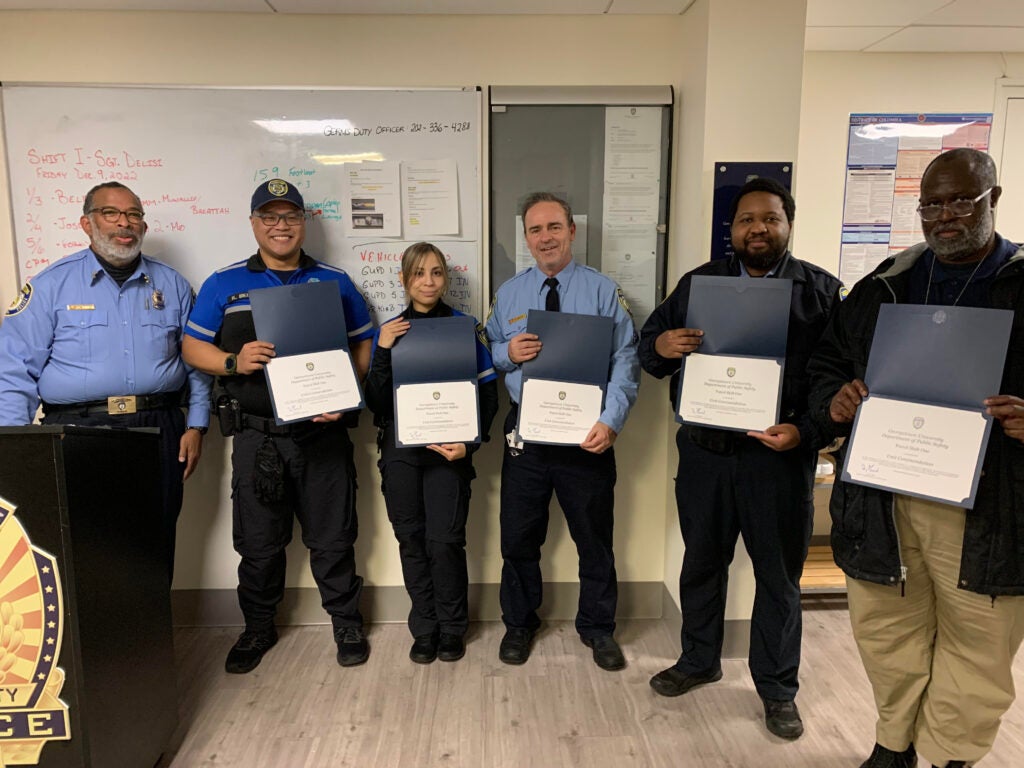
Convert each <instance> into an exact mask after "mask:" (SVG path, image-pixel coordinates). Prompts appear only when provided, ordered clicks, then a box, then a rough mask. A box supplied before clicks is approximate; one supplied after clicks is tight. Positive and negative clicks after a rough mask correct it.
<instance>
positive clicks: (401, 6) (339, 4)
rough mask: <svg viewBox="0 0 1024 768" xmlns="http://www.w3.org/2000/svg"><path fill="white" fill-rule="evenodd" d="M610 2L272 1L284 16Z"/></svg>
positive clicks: (568, 9) (553, 8) (592, 10)
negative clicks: (294, 14) (291, 14)
mask: <svg viewBox="0 0 1024 768" xmlns="http://www.w3.org/2000/svg"><path fill="white" fill-rule="evenodd" d="M609 1H610V0H269V2H270V3H271V4H272V5H273V6H274V8H276V9H277V10H278V12H280V13H365V14H377V13H381V14H447V13H452V14H463V13H469V14H473V13H480V14H513V13H515V14H519V13H528V14H558V13H565V14H574V13H580V14H601V13H604V12H605V9H606V8H607V7H608V3H609Z"/></svg>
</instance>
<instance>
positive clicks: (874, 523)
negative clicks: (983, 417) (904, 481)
mask: <svg viewBox="0 0 1024 768" xmlns="http://www.w3.org/2000/svg"><path fill="white" fill-rule="evenodd" d="M996 237H997V241H996V246H995V247H996V248H1007V249H1009V250H1010V251H1011V253H1012V254H1013V255H1011V257H1010V260H1009V261H1007V262H1006V263H1005V264H1004V265H1003V266H1002V267H1001V268H1000V269H999V271H998V272H997V273H996V275H995V277H994V278H993V281H992V289H991V306H992V307H994V308H996V309H1010V310H1013V312H1014V318H1013V330H1012V332H1011V334H1010V346H1009V349H1008V351H1007V356H1006V366H1005V367H1004V369H1003V381H1002V384H1001V386H1000V391H999V392H993V393H992V394H993V395H995V394H1005V395H1017V396H1024V252H1021V251H1020V250H1019V249H1018V248H1017V246H1015V245H1013V244H1012V243H1008V242H1006V241H1005V240H1003V239H1002V238H1001V237H999V236H998V235H997V236H996ZM926 250H927V246H926V245H925V244H924V243H920V244H918V245H915V246H913V247H912V248H909V249H907V250H905V251H903V252H901V253H898V254H896V255H895V256H893V257H890V258H888V259H886V260H885V261H883V262H882V263H881V264H880V265H879V266H878V267H877V268H876V269H875V270H874V271H873V272H872V273H871V274H869V275H868V276H867V277H865V278H864V279H862V280H861V281H860V282H858V283H857V285H856V286H854V288H853V290H852V291H850V295H849V296H848V297H847V298H846V300H845V301H843V302H842V303H841V304H840V306H839V309H838V310H837V311H836V313H835V314H834V315H833V317H832V320H831V322H830V323H829V325H828V328H827V329H826V331H825V334H824V336H823V337H822V339H821V343H820V344H819V346H818V349H817V350H816V351H815V353H814V356H813V357H812V359H811V362H810V365H809V368H808V370H809V372H810V375H811V394H810V407H811V413H812V415H813V416H814V419H815V421H816V422H818V424H819V425H820V428H821V429H822V430H823V431H831V432H832V433H833V434H835V435H842V434H848V433H849V429H850V425H849V424H835V423H833V422H832V420H831V418H830V417H829V405H830V404H831V402H832V397H833V396H834V395H835V393H836V392H838V391H839V389H840V387H842V385H843V384H844V383H846V382H848V381H852V380H853V379H854V378H859V379H862V380H863V378H864V373H865V370H866V369H867V361H868V352H869V351H870V349H871V340H872V338H873V336H874V331H875V323H876V321H877V319H878V310H879V307H880V306H881V305H882V304H891V303H899V302H904V301H906V297H907V291H908V286H909V282H910V273H911V268H912V267H913V265H914V262H915V261H916V260H917V259H919V258H921V256H922V255H923V254H924V253H925V251H926ZM843 458H844V456H843V455H842V452H841V453H840V455H839V456H838V459H839V466H842V460H843ZM831 513H832V553H833V555H834V556H835V560H836V564H837V565H839V567H840V568H842V569H843V571H844V572H846V573H847V574H848V575H849V576H851V577H853V578H855V579H863V580H865V581H872V582H876V583H879V584H893V585H895V584H898V583H900V582H901V581H902V578H903V577H902V563H901V560H900V551H899V539H898V537H897V534H896V526H895V522H894V519H893V495H892V493H890V492H888V491H881V490H876V489H874V488H867V487H865V486H862V485H856V484H854V483H844V482H842V481H840V480H839V479H838V478H837V480H836V484H835V488H834V489H833V491H832V503H831ZM959 586H960V588H961V589H966V590H969V591H971V592H979V593H981V594H985V595H992V596H995V595H1021V594H1024V443H1021V442H1020V441H1018V440H1014V439H1012V438H1009V437H1007V436H1006V435H1005V434H1004V433H1003V430H1002V428H1001V427H1000V426H999V424H998V422H996V423H995V424H993V426H992V432H991V435H990V436H989V441H988V448H987V449H986V452H985V461H984V464H983V465H982V474H981V479H980V482H979V484H978V494H977V497H976V499H975V503H974V509H972V510H968V511H967V524H966V528H965V530H964V546H963V555H962V557H961V560H960V576H959Z"/></svg>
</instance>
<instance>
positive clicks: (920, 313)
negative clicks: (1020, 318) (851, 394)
mask: <svg viewBox="0 0 1024 768" xmlns="http://www.w3.org/2000/svg"><path fill="white" fill-rule="evenodd" d="M1012 324H1013V312H1011V311H1009V310H1005V309H982V308H977V307H955V306H934V305H924V304H883V305H882V306H881V307H880V308H879V312H878V321H877V323H876V325H875V335H874V337H873V339H872V343H871V352H870V354H869V356H868V365H867V370H866V371H865V374H864V383H865V384H866V385H867V388H868V393H869V394H868V396H867V397H866V398H865V399H864V401H863V402H862V403H861V405H860V407H859V408H858V409H857V415H856V417H855V418H854V422H853V430H852V433H851V436H850V440H849V442H848V445H847V449H846V459H845V461H844V462H843V471H842V479H843V480H844V481H845V482H850V483H859V484H861V485H866V486H869V487H873V488H880V489H882V490H891V491H896V492H898V493H905V494H907V495H910V496H919V497H921V498H926V499H932V500H935V501H939V502H942V503H946V504H953V505H955V506H960V507H966V508H968V509H970V508H971V507H973V506H974V500H975V495H976V493H977V490H978V482H979V479H980V476H981V468H982V464H983V462H984V458H985V451H986V449H987V446H988V439H989V434H990V432H991V429H992V417H991V416H989V415H988V414H987V413H986V412H985V405H984V403H983V401H984V399H985V398H986V397H991V396H993V395H997V394H999V389H1000V384H1001V382H1002V377H1003V366H1004V364H1005V361H1006V350H1007V346H1008V345H1009V341H1010V331H1011V327H1012ZM869 404H870V406H871V407H874V406H877V407H879V408H886V409H888V408H891V407H892V404H895V406H896V408H898V409H899V410H895V411H892V415H890V416H889V418H890V419H891V421H890V422H889V424H888V425H887V430H888V431H887V432H886V435H885V438H887V439H889V440H891V441H892V444H893V445H894V446H897V447H895V448H893V449H887V450H879V449H878V448H877V447H876V445H877V441H878V438H877V437H875V438H874V440H872V435H871V433H870V432H869V433H867V435H868V436H867V437H865V438H863V440H866V441H868V442H862V441H859V440H858V429H859V428H860V426H861V422H862V416H863V414H864V412H865V409H866V408H868V407H869ZM915 406H916V408H915ZM930 406H937V407H938V408H945V409H948V410H947V411H945V412H944V413H947V414H949V415H948V416H945V417H944V418H945V419H949V420H951V421H949V422H948V423H950V424H956V423H957V422H956V421H952V419H955V418H962V414H976V415H977V416H980V417H981V418H982V419H984V423H983V429H982V430H981V431H977V432H973V433H970V434H971V435H972V436H971V437H970V438H967V437H966V435H961V434H959V433H957V434H951V433H950V432H951V430H950V427H948V426H947V427H945V428H937V427H936V426H935V418H936V417H935V416H933V415H931V414H934V413H937V411H934V410H926V409H928V408H929V407H930ZM884 412H885V411H881V413H884ZM958 412H959V414H961V416H959V417H958V416H957V413H958ZM940 413H941V412H940ZM925 414H929V416H928V418H925ZM867 418H868V417H866V416H865V417H864V420H865V422H866V420H867ZM875 422H877V417H876V418H875ZM939 423H940V424H941V423H942V422H941V420H940V422H939ZM963 423H965V422H963ZM864 429H865V430H868V429H870V430H871V431H872V432H874V431H875V430H877V429H878V425H877V423H873V425H872V426H871V427H864ZM956 429H964V427H963V426H960V427H956ZM933 430H934V432H933ZM875 434H876V435H877V432H875ZM967 439H969V440H970V441H971V442H970V445H968V444H967V443H964V442H963V440H967ZM975 439H980V443H978V444H977V448H974V447H973V445H974V443H973V441H974V440H975ZM957 444H958V445H957ZM960 445H962V446H964V448H966V449H969V450H970V452H971V457H970V458H966V457H964V458H963V459H961V458H959V457H958V454H956V453H949V454H948V455H949V456H952V457H956V468H955V470H953V471H951V470H950V469H949V468H945V465H942V464H941V459H934V458H932V457H933V455H940V456H941V455H943V454H946V452H947V451H950V450H952V449H953V448H954V447H959V446H960ZM864 446H867V448H865V447H864ZM933 446H938V447H937V448H934V447H933ZM951 446H952V447H951ZM975 450H977V451H978V453H977V454H975V453H974V451H975ZM855 457H856V458H855ZM972 460H973V462H974V463H973V466H971V464H970V463H968V464H966V465H964V464H963V462H964V461H967V462H970V461H972ZM890 462H897V464H896V466H897V468H898V470H899V472H901V473H902V476H899V475H896V474H893V473H892V472H891V471H889V470H890ZM898 462H902V464H899V463H898ZM919 466H920V467H923V470H918V467H919ZM904 467H909V469H905V468H904ZM935 467H938V470H936V469H935ZM851 469H852V471H851ZM929 473H930V474H929ZM941 473H945V474H944V475H943V474H941ZM908 476H909V477H911V478H912V479H911V480H907V479H906V478H907V477H908ZM943 476H946V477H953V478H954V480H955V484H951V485H949V486H939V485H938V484H937V481H935V482H933V481H931V480H930V479H929V480H928V483H924V482H922V480H921V479H920V478H929V477H940V478H941V477H943ZM963 480H966V481H967V482H966V483H964V482H962V481H963ZM968 486H969V487H968ZM954 488H955V489H956V493H955V496H954V495H953V489H954ZM942 489H944V490H942ZM940 490H941V492H942V493H944V494H945V496H943V495H940Z"/></svg>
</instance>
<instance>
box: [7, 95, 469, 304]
mask: <svg viewBox="0 0 1024 768" xmlns="http://www.w3.org/2000/svg"><path fill="white" fill-rule="evenodd" d="M0 90H2V95H3V116H4V134H5V136H6V140H7V165H8V169H9V176H10V193H11V208H12V215H13V224H14V233H15V249H16V253H17V260H18V271H19V273H20V275H21V278H22V279H23V280H29V279H31V278H32V277H33V275H36V274H38V273H39V272H40V271H42V270H43V269H45V268H46V267H47V266H48V265H50V264H52V263H54V262H55V261H57V260H58V259H59V258H61V257H62V256H66V255H67V254H69V253H73V252H75V251H77V250H80V249H82V248H84V247H86V246H87V245H88V238H87V237H86V236H85V233H84V232H82V230H81V229H80V227H79V223H78V222H79V217H80V215H81V213H82V203H83V198H84V196H85V194H86V192H88V190H89V189H90V188H91V187H92V186H94V185H96V184H99V183H102V182H104V181H120V182H122V183H123V184H125V185H126V186H128V187H130V188H131V189H132V190H133V191H134V192H135V193H136V194H138V195H139V197H140V198H141V199H142V202H143V207H144V209H145V211H146V222H147V223H148V224H149V231H148V233H147V234H146V237H145V241H144V244H143V253H145V254H146V255H147V256H152V257H153V258H156V259H158V260H160V261H163V262H165V263H167V264H169V265H170V266H172V267H174V268H175V269H177V270H178V271H179V272H181V273H182V274H183V275H184V276H185V277H186V278H187V279H188V280H189V282H190V283H192V285H193V286H194V287H195V288H197V289H198V287H199V285H201V284H202V282H203V280H205V279H206V277H208V276H209V275H210V274H211V273H212V272H214V271H215V270H217V269H220V268H221V267H223V266H225V265H227V264H229V263H232V262H236V261H240V260H242V259H245V258H247V257H248V256H250V255H251V254H253V253H254V252H255V251H256V242H255V240H254V238H253V233H252V229H251V226H250V224H249V218H248V217H249V199H250V197H251V195H252V193H253V190H254V189H255V188H256V186H257V185H258V184H260V183H261V182H263V181H266V180H267V179H271V178H274V177H280V178H283V179H287V180H288V181H290V182H291V183H292V184H294V185H295V186H296V187H297V188H298V189H299V191H300V192H301V193H302V195H303V198H304V200H305V203H306V209H307V210H308V211H311V212H312V215H311V218H310V221H309V224H308V225H307V233H306V242H305V245H304V248H305V250H306V251H307V253H309V254H310V255H311V256H313V257H314V258H317V259H320V260H322V261H325V262H327V263H329V264H333V265H335V266H338V267H341V268H343V269H344V270H345V271H346V272H348V274H349V276H350V277H351V278H352V281H353V282H354V283H355V285H356V287H357V288H359V289H360V290H361V291H362V292H363V295H364V296H365V297H366V300H367V305H368V307H369V308H370V310H371V313H372V314H374V315H375V317H376V318H377V320H378V321H380V320H383V319H386V318H388V317H391V316H392V315H394V314H397V313H398V312H399V311H401V309H402V308H403V307H404V305H405V300H404V294H403V291H402V288H401V285H400V283H399V282H398V265H399V263H400V257H401V254H402V251H403V250H404V249H405V248H406V247H407V246H408V245H409V244H410V243H411V242H413V241H414V240H419V239H427V240H430V241H431V242H434V243H436V244H437V245H438V246H439V247H440V248H441V250H442V251H443V252H444V253H445V254H446V255H447V256H448V259H449V266H450V269H451V275H452V280H451V284H450V287H449V292H448V296H447V299H446V300H447V301H448V303H449V304H451V305H452V306H453V307H455V308H456V309H459V310H461V311H463V312H467V313H469V314H473V315H475V316H476V317H478V318H479V317H480V316H481V310H482V298H481V297H482V293H481V264H482V250H481V238H480V232H481V229H482V226H481V215H482V205H481V182H480V157H481V130H480V125H481V112H480V110H481V106H480V104H481V102H480V94H479V92H478V91H477V90H476V89H452V90H421V91H395V90H389V91H384V90H285V89H267V90H260V89H241V88H240V89H219V88H200V89H195V88H192V89H189V88H129V87H78V86H75V87H64V86H29V85H24V86H22V85H4V86H3V88H2V89H0ZM411 161H445V162H444V163H440V164H439V165H442V166H444V167H447V168H451V166H452V163H454V166H455V168H456V169H457V174H456V175H457V205H458V213H457V215H458V219H457V222H456V226H457V230H455V231H453V230H452V229H449V230H446V232H445V233H443V234H438V235H436V236H431V235H422V234H420V233H416V234H415V235H413V234H412V233H410V232H409V227H407V226H403V228H402V229H401V231H400V232H399V233H398V234H397V235H396V236H391V237H383V236H380V235H379V234H378V235H374V234H373V233H367V234H366V235H365V236H361V237H360V236H351V235H352V231H351V221H350V222H349V228H348V229H346V225H345V215H346V213H348V215H349V216H353V211H348V212H346V211H345V210H344V208H345V206H344V205H343V201H344V200H345V199H346V197H345V194H344V192H345V189H346V183H345V174H346V169H353V168H356V167H357V166H356V164H357V163H365V164H367V165H366V166H360V167H366V168H370V167H371V166H370V165H369V164H370V163H383V164H386V163H400V164H404V163H409V162H411ZM420 165H422V163H420ZM400 167H401V168H402V170H403V173H402V179H403V180H404V179H405V173H404V170H405V167H406V166H405V165H401V166H400ZM396 186H398V185H396ZM450 204H451V205H454V204H455V202H454V200H453V201H452V202H451V203H450ZM353 207H354V204H353ZM453 216H454V214H453ZM403 224H404V222H403ZM360 234H361V233H360ZM406 236H409V237H410V239H403V237H406Z"/></svg>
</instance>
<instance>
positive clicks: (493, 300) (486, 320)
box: [484, 294, 498, 325]
mask: <svg viewBox="0 0 1024 768" xmlns="http://www.w3.org/2000/svg"><path fill="white" fill-rule="evenodd" d="M497 303H498V294H494V296H492V297H491V306H490V307H488V309H487V317H485V318H484V325H487V323H489V322H491V315H493V314H494V305H495V304H497Z"/></svg>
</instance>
